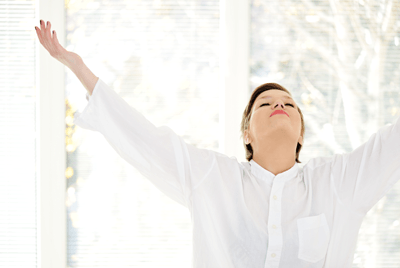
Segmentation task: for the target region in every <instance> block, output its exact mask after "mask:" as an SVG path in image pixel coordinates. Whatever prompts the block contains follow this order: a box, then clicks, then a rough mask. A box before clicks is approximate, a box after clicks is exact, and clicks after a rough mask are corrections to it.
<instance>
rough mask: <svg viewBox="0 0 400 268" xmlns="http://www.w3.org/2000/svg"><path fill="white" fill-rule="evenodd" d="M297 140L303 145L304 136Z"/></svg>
mask: <svg viewBox="0 0 400 268" xmlns="http://www.w3.org/2000/svg"><path fill="white" fill-rule="evenodd" d="M297 142H298V143H300V144H301V145H303V136H300V137H299V140H298V141H297Z"/></svg>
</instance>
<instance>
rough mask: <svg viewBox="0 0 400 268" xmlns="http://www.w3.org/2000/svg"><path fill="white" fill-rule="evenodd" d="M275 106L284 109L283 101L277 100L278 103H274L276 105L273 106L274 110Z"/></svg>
mask: <svg viewBox="0 0 400 268" xmlns="http://www.w3.org/2000/svg"><path fill="white" fill-rule="evenodd" d="M277 106H281V107H282V109H284V108H285V105H284V104H283V101H281V100H278V101H277V102H276V104H275V106H274V109H275V108H276V107H277Z"/></svg>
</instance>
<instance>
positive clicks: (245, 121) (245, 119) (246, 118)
mask: <svg viewBox="0 0 400 268" xmlns="http://www.w3.org/2000/svg"><path fill="white" fill-rule="evenodd" d="M271 89H277V90H282V91H285V92H286V93H288V94H289V95H290V96H291V97H292V94H290V92H289V90H287V89H286V88H284V87H283V86H281V85H279V84H276V83H265V84H262V85H260V86H258V87H257V88H256V89H254V91H253V93H252V94H251V97H250V101H249V103H248V104H247V106H246V109H245V110H244V112H243V116H242V123H241V125H240V131H241V132H242V134H241V138H242V139H243V145H244V149H245V150H246V159H247V161H250V160H251V159H253V148H252V147H251V145H250V143H249V144H246V143H245V142H244V131H245V130H247V129H248V127H249V123H250V117H251V110H252V108H253V105H254V102H255V100H256V99H257V97H258V95H260V94H261V93H263V92H264V91H267V90H271ZM296 106H297V110H298V111H299V113H300V117H301V136H302V137H303V140H304V132H305V126H304V118H303V114H302V112H301V110H300V108H299V106H298V105H296ZM301 147H302V145H301V144H300V143H297V148H296V162H297V163H301V162H300V160H299V155H300V151H301Z"/></svg>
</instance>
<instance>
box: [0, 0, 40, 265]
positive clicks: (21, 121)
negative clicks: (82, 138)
mask: <svg viewBox="0 0 400 268" xmlns="http://www.w3.org/2000/svg"><path fill="white" fill-rule="evenodd" d="M34 19H35V1H29V0H27V1H0V267H27V268H28V267H35V268H36V265H37V246H36V245H37V224H36V217H37V215H36V211H37V203H36V181H37V177H36V171H35V166H36V148H35V137H36V128H35V120H36V116H35V109H36V97H35V95H36V88H35V80H36V79H35V77H36V76H35V75H36V72H35V60H36V53H35V36H34V34H35V31H34V28H33V27H34V26H33V25H34V24H33V20H34Z"/></svg>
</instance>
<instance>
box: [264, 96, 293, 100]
mask: <svg viewBox="0 0 400 268" xmlns="http://www.w3.org/2000/svg"><path fill="white" fill-rule="evenodd" d="M270 98H272V97H271V96H264V97H261V98H260V99H270ZM283 98H285V99H291V100H292V101H294V100H293V99H292V98H291V97H288V96H283Z"/></svg>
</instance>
